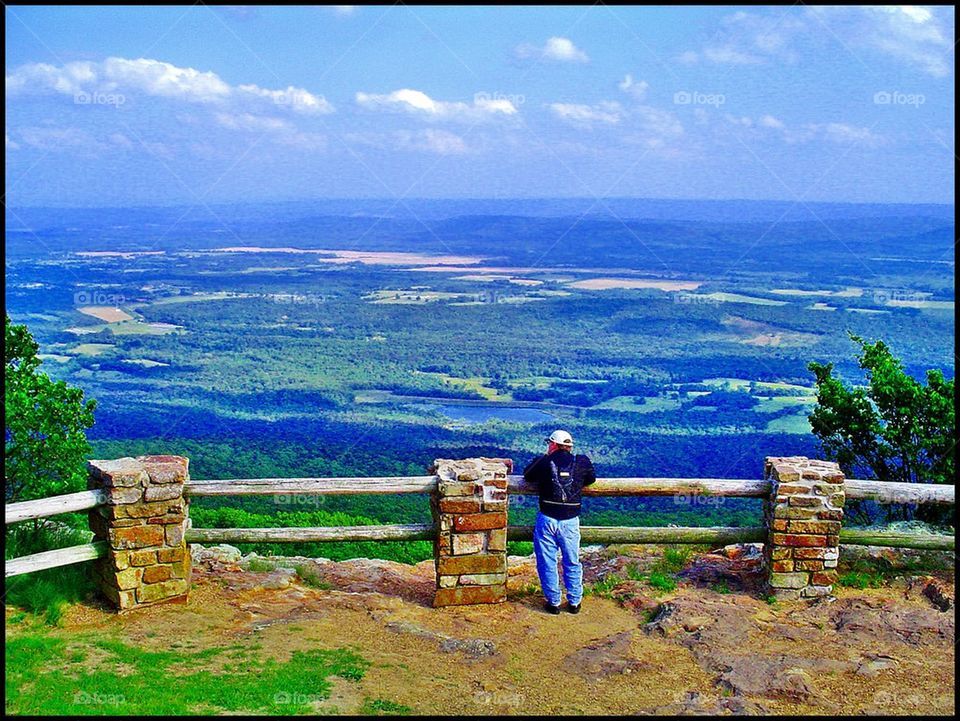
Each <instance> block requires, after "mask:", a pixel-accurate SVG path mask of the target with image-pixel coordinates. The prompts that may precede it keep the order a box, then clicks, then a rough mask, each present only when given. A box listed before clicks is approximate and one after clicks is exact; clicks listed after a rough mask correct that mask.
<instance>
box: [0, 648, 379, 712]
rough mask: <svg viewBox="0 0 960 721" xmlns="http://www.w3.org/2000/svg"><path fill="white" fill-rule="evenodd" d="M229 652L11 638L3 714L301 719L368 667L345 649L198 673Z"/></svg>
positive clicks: (251, 661)
mask: <svg viewBox="0 0 960 721" xmlns="http://www.w3.org/2000/svg"><path fill="white" fill-rule="evenodd" d="M229 648H230V647H222V648H209V649H204V650H201V651H194V652H190V651H184V650H183V649H179V650H176V651H148V650H145V649H143V648H139V647H137V646H133V645H130V644H127V643H125V642H123V641H119V640H115V639H104V638H96V637H94V636H93V635H92V634H87V635H80V636H74V637H71V639H70V640H69V641H68V640H67V639H64V638H59V637H56V636H54V635H52V634H51V633H50V632H49V631H43V630H41V631H39V632H36V631H30V632H24V633H21V634H18V635H13V636H12V637H11V636H8V638H7V643H6V656H5V660H6V669H7V672H6V712H7V713H8V714H21V715H22V714H56V715H64V716H74V715H91V714H92V715H103V714H109V715H124V714H137V715H143V714H151V715H155V714H161V715H164V714H179V715H183V714H194V713H208V714H209V713H216V714H221V713H239V712H246V713H268V714H273V715H280V714H282V715H287V714H294V713H306V712H310V711H311V710H313V706H312V704H313V703H314V702H317V701H322V700H324V699H326V698H328V697H329V695H330V688H331V684H330V681H329V680H328V679H329V678H330V677H331V676H339V677H340V678H343V679H346V680H347V681H351V682H357V681H360V680H361V679H362V678H363V676H364V673H365V671H366V669H367V667H368V666H369V662H367V661H366V660H364V659H363V658H361V657H360V656H358V655H357V654H356V653H354V652H353V651H352V650H349V649H313V650H310V651H296V652H294V653H293V654H292V655H291V656H290V658H289V659H287V660H285V661H278V660H276V659H273V658H258V659H255V661H254V659H251V658H249V657H246V658H242V659H239V660H238V661H237V662H236V663H234V664H228V665H226V666H224V667H223V668H222V669H220V670H218V671H217V672H216V673H213V672H212V671H211V670H209V669H206V668H203V665H204V664H203V662H204V661H206V660H208V659H210V658H212V657H214V656H217V655H219V654H220V653H222V652H224V651H227V650H228V649H229ZM251 650H252V648H251ZM159 680H162V683H161V682H159Z"/></svg>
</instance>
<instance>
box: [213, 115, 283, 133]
mask: <svg viewBox="0 0 960 721" xmlns="http://www.w3.org/2000/svg"><path fill="white" fill-rule="evenodd" d="M216 118H217V122H218V123H219V124H220V125H221V126H223V127H224V128H229V129H230V130H250V131H253V132H271V131H277V132H278V131H284V130H289V129H290V127H291V126H290V123H288V122H286V121H285V120H283V119H281V118H271V117H267V116H263V115H252V114H250V113H239V114H233V113H217V114H216Z"/></svg>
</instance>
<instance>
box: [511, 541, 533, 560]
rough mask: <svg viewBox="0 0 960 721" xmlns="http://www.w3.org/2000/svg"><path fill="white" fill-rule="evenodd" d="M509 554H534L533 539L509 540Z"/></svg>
mask: <svg viewBox="0 0 960 721" xmlns="http://www.w3.org/2000/svg"><path fill="white" fill-rule="evenodd" d="M507 554H508V555H510V556H530V555H533V541H507Z"/></svg>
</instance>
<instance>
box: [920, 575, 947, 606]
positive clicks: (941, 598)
mask: <svg viewBox="0 0 960 721" xmlns="http://www.w3.org/2000/svg"><path fill="white" fill-rule="evenodd" d="M923 595H924V596H926V597H927V598H929V599H930V603H932V604H933V605H934V606H936V607H937V608H939V609H940V610H941V611H949V610H950V609H951V608H953V603H954V601H953V594H952V593H950V591H949V589H948V588H947V585H946V584H945V583H943V581H939V580H937V579H936V578H934V579H932V580H931V581H930V582H929V583H928V584H927V585H926V586H925V587H924V589H923Z"/></svg>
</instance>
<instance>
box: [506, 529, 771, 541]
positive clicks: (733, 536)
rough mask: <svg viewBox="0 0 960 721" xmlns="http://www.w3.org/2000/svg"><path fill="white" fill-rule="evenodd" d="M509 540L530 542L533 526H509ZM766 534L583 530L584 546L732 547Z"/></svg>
mask: <svg viewBox="0 0 960 721" xmlns="http://www.w3.org/2000/svg"><path fill="white" fill-rule="evenodd" d="M507 538H508V539H510V540H511V541H529V540H531V539H532V538H533V526H509V527H508V528H507ZM765 539H766V530H765V529H764V528H763V527H762V526H748V527H745V528H734V527H712V528H689V527H687V528H681V527H677V526H667V527H655V528H639V527H636V526H581V527H580V542H581V543H709V544H714V545H718V546H719V545H727V544H728V543H752V542H763V541H764V540H765Z"/></svg>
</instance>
